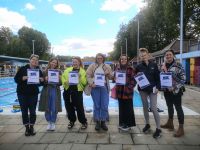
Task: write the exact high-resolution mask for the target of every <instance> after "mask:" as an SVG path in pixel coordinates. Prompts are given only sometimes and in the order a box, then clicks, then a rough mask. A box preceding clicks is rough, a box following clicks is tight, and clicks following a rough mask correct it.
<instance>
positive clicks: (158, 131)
mask: <svg viewBox="0 0 200 150" xmlns="http://www.w3.org/2000/svg"><path fill="white" fill-rule="evenodd" d="M161 132H162V131H161V130H160V129H158V128H156V131H155V132H154V134H153V138H155V139H157V138H159V137H160V136H161V135H160V133H161Z"/></svg>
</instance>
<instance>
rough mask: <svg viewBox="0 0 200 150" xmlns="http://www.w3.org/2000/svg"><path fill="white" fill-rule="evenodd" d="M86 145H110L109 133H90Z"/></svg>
mask: <svg viewBox="0 0 200 150" xmlns="http://www.w3.org/2000/svg"><path fill="white" fill-rule="evenodd" d="M86 143H98V144H100V143H105V144H108V143H109V134H107V133H88V137H87V139H86Z"/></svg>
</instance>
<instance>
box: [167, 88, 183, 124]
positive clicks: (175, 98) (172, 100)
mask: <svg viewBox="0 0 200 150" xmlns="http://www.w3.org/2000/svg"><path fill="white" fill-rule="evenodd" d="M164 96H165V100H166V103H167V107H168V115H169V119H173V117H174V108H173V105H174V106H175V109H176V111H177V116H178V122H179V124H184V113H183V109H182V93H181V92H179V93H178V94H173V93H172V92H164Z"/></svg>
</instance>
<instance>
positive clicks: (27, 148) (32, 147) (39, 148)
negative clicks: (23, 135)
mask: <svg viewBox="0 0 200 150" xmlns="http://www.w3.org/2000/svg"><path fill="white" fill-rule="evenodd" d="M47 146H48V145H47V144H24V145H23V146H22V148H21V149H20V150H45V149H46V147H47Z"/></svg>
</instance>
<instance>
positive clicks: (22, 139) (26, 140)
mask: <svg viewBox="0 0 200 150" xmlns="http://www.w3.org/2000/svg"><path fill="white" fill-rule="evenodd" d="M43 136H44V133H36V135H35V136H25V135H24V136H21V137H20V138H18V139H17V140H16V143H39V141H40V139H41V138H42V137H43Z"/></svg>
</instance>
